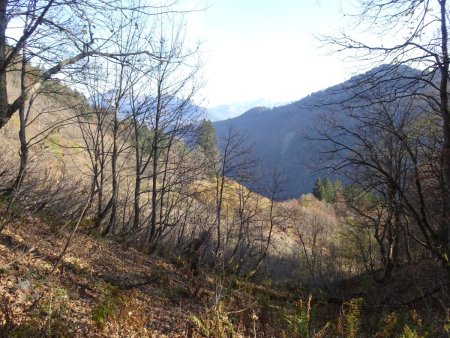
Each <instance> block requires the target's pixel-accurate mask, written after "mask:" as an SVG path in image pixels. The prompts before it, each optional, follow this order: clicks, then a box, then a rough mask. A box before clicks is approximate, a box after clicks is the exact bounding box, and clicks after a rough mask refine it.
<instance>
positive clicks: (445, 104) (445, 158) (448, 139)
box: [439, 0, 450, 279]
mask: <svg viewBox="0 0 450 338" xmlns="http://www.w3.org/2000/svg"><path fill="white" fill-rule="evenodd" d="M440 5H441V13H440V15H441V18H440V19H441V34H442V40H441V41H442V45H441V48H442V62H441V65H440V67H441V83H440V101H441V102H440V103H441V106H440V110H441V115H442V119H443V136H444V137H443V140H444V144H443V150H442V165H443V171H444V173H443V176H444V187H443V198H442V221H441V227H440V234H439V235H440V236H439V237H440V241H441V243H439V244H440V247H441V248H442V249H441V259H442V261H443V264H444V267H445V268H446V270H447V272H448V274H449V276H450V231H449V228H450V111H449V98H448V81H449V65H450V60H449V55H448V28H447V12H446V0H441V1H440ZM449 279H450V278H449Z"/></svg>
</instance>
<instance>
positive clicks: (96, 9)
mask: <svg viewBox="0 0 450 338" xmlns="http://www.w3.org/2000/svg"><path fill="white" fill-rule="evenodd" d="M172 10H175V9H174V8H172ZM167 11H169V7H168V6H157V5H151V4H144V3H142V2H140V1H137V0H136V1H135V0H113V1H108V2H104V1H97V0H83V1H80V0H75V1H59V0H49V1H43V0H28V1H7V0H2V1H0V129H1V128H3V126H4V125H5V124H6V123H7V122H8V120H9V119H10V118H11V116H12V115H13V114H14V113H15V112H16V111H18V109H19V107H20V106H21V105H22V104H23V102H25V101H27V100H28V99H29V98H30V97H31V95H33V93H35V92H36V91H37V90H38V89H39V88H40V87H41V86H42V84H43V83H45V81H47V80H49V79H51V78H52V77H54V76H55V75H57V74H61V73H62V72H63V71H64V72H65V78H66V79H67V80H68V79H70V77H71V76H77V73H79V71H80V70H81V71H82V72H81V73H82V74H84V76H86V75H87V73H86V72H85V71H83V70H84V66H85V65H86V64H87V63H88V62H89V61H90V59H93V58H110V59H114V58H116V57H124V56H136V55H146V56H149V57H153V58H155V59H157V57H156V56H155V55H153V54H152V53H151V52H150V51H149V50H148V49H142V48H141V46H139V47H138V48H136V49H133V50H127V51H126V52H124V51H123V50H121V49H120V48H117V47H118V46H117V45H116V44H115V41H114V40H115V39H114V37H117V36H121V34H122V33H123V29H127V28H129V27H130V25H134V24H136V25H137V26H138V25H144V26H145V27H147V29H151V28H152V26H151V25H150V24H149V22H150V19H151V17H152V16H153V15H155V14H156V13H161V12H167ZM136 17H139V18H140V19H139V20H138V21H136V20H135V19H136ZM124 19H129V21H128V22H126V21H125V20H124ZM118 23H121V24H118ZM14 26H19V27H23V29H22V34H21V35H20V36H18V37H17V36H14V35H12V34H11V33H10V32H13V31H17V30H10V28H12V27H14ZM9 34H11V35H9ZM138 38H139V39H140V40H141V41H145V38H146V34H144V35H141V36H139V37H138ZM22 51H23V52H25V53H26V54H27V59H28V60H29V62H31V63H32V64H34V65H36V66H38V67H39V68H40V69H41V71H40V72H39V74H38V77H39V81H36V82H35V83H34V84H33V86H30V87H29V88H27V89H26V90H25V91H24V92H22V93H21V94H20V95H19V96H18V97H17V98H16V99H14V101H13V102H11V103H10V102H9V101H8V98H10V97H9V96H10V95H8V91H9V89H8V86H7V73H8V71H10V70H11V68H12V67H13V66H14V64H16V63H17V62H20V61H18V58H19V55H20V54H21V53H22Z"/></svg>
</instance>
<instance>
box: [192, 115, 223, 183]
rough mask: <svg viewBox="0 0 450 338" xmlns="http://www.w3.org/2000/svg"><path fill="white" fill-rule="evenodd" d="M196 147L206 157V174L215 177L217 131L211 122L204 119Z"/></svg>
mask: <svg viewBox="0 0 450 338" xmlns="http://www.w3.org/2000/svg"><path fill="white" fill-rule="evenodd" d="M195 146H196V147H198V148H199V149H200V151H201V152H202V153H203V155H204V156H205V167H206V174H207V175H208V176H209V177H212V176H214V161H215V160H216V157H217V154H218V150H217V137H216V129H215V128H214V125H213V124H212V122H211V121H209V120H205V119H203V120H202V121H201V122H200V125H199V126H198V128H197V139H196V142H195Z"/></svg>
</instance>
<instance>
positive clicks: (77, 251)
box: [0, 215, 450, 337]
mask: <svg viewBox="0 0 450 338" xmlns="http://www.w3.org/2000/svg"><path fill="white" fill-rule="evenodd" d="M69 230H70V229H65V230H61V229H60V228H58V227H57V226H55V225H52V227H50V226H49V225H48V224H47V223H44V222H43V221H42V220H41V219H39V218H36V217H33V216H31V215H28V216H22V217H21V218H20V219H16V220H14V221H13V222H10V224H9V225H8V226H7V227H6V228H5V229H4V230H3V232H2V233H1V234H0V333H1V336H4V337H330V336H333V337H373V336H375V337H438V336H445V335H446V334H448V332H449V331H448V330H450V321H449V318H450V317H449V313H448V311H449V309H448V307H449V306H448V304H449V303H448V290H447V287H446V286H445V285H443V284H442V282H443V281H445V279H442V278H443V275H442V271H441V270H440V268H439V266H436V265H433V264H431V263H430V262H429V261H428V262H422V263H421V264H419V265H417V266H415V267H413V266H410V267H405V268H403V269H401V270H399V272H397V273H396V274H395V275H394V280H393V281H392V282H390V283H387V284H385V285H379V284H376V283H374V282H372V280H371V279H370V276H360V277H357V278H353V279H349V280H346V281H343V282H341V283H340V284H339V285H336V286H335V288H336V293H337V295H338V296H336V295H334V296H333V297H331V296H330V295H329V294H325V293H324V294H313V295H311V294H310V292H309V290H306V289H302V288H301V287H299V286H297V285H295V283H293V284H292V285H287V284H283V285H277V284H276V283H274V282H271V281H269V280H265V281H264V282H263V283H261V284H259V285H257V284H254V283H251V282H249V281H244V280H238V279H235V278H231V277H223V276H222V277H221V278H218V277H217V276H216V275H214V274H201V275H200V276H193V274H192V273H191V272H190V271H189V269H188V264H187V262H186V261H185V260H184V259H183V258H176V257H173V258H171V259H163V258H157V257H151V256H149V255H146V254H143V253H141V252H139V251H138V250H136V249H134V248H132V247H129V246H124V245H122V244H120V243H117V242H113V241H109V240H104V239H98V238H96V237H94V236H91V235H87V234H83V233H82V232H81V233H77V234H76V235H75V236H74V238H73V239H72V243H71V245H70V247H69V250H68V251H67V253H66V255H65V256H64V258H63V260H62V263H61V264H60V266H59V268H58V269H57V270H56V272H55V273H54V274H52V275H50V276H49V273H50V271H52V269H53V266H54V264H55V263H56V262H57V260H58V256H59V254H60V252H61V250H62V248H63V246H64V244H65V241H66V239H67V236H68V233H69V232H70V231H69Z"/></svg>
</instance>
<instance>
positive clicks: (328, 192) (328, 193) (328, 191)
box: [323, 176, 334, 204]
mask: <svg viewBox="0 0 450 338" xmlns="http://www.w3.org/2000/svg"><path fill="white" fill-rule="evenodd" d="M323 190H324V200H325V201H326V202H327V203H329V204H333V203H334V187H333V184H331V181H330V178H329V177H328V176H327V177H325V182H324V184H323Z"/></svg>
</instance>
